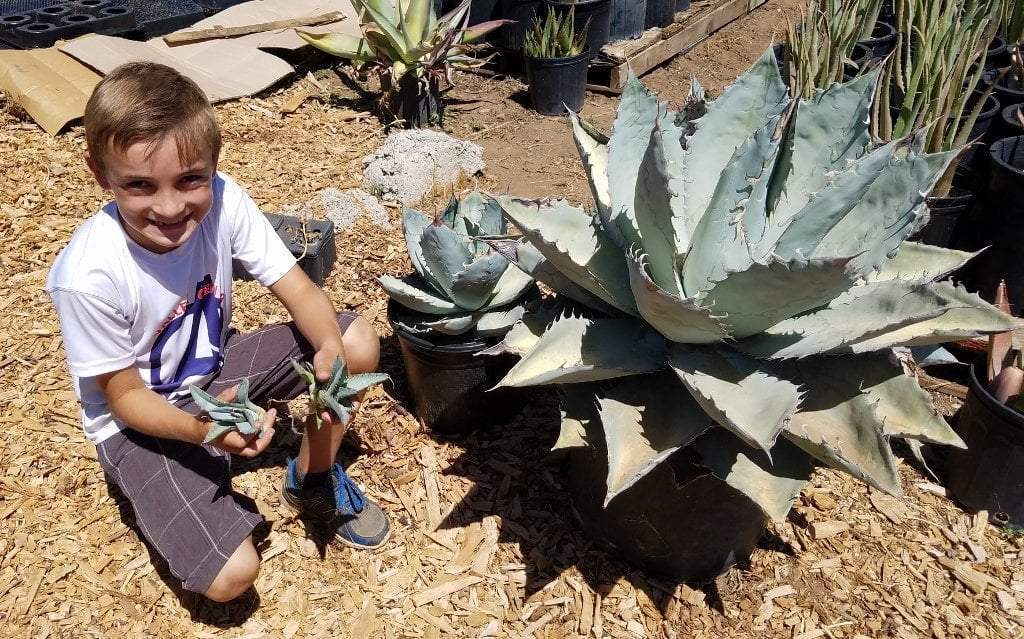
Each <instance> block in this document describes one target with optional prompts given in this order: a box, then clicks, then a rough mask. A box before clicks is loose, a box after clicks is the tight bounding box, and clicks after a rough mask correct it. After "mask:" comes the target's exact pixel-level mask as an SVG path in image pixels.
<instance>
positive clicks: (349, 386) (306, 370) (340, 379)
mask: <svg viewBox="0 0 1024 639" xmlns="http://www.w3.org/2000/svg"><path fill="white" fill-rule="evenodd" d="M291 364H292V368H294V369H295V372H296V373H298V375H299V377H301V378H302V379H303V380H304V381H305V382H306V384H307V385H308V386H309V413H310V415H312V416H313V418H314V419H315V420H316V427H317V428H320V427H321V426H323V418H322V417H321V415H322V414H323V413H324V412H327V411H329V412H331V413H334V415H335V416H336V417H337V418H338V420H339V421H340V423H342V424H345V423H347V422H348V420H349V419H350V418H351V417H352V411H353V402H354V401H355V400H356V398H357V397H358V396H359V393H361V392H363V391H364V390H366V389H367V388H369V387H371V386H376V385H377V384H383V383H384V382H387V381H391V377H390V376H389V375H388V374H386V373H360V374H356V375H351V374H349V372H348V368H347V367H346V366H345V361H344V360H342V359H341V358H340V357H337V358H335V360H334V365H333V367H332V368H331V377H330V379H329V380H327V383H326V384H321V383H320V382H319V381H318V380H317V378H316V374H315V373H314V372H313V367H312V366H311V365H310V364H308V363H302V362H299V361H297V360H294V359H293V360H291Z"/></svg>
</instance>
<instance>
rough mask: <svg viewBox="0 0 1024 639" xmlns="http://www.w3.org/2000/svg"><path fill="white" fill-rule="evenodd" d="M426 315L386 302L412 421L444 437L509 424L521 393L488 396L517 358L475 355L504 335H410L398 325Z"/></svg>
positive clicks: (519, 404)
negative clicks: (485, 337)
mask: <svg viewBox="0 0 1024 639" xmlns="http://www.w3.org/2000/svg"><path fill="white" fill-rule="evenodd" d="M424 317H425V316H424V315H422V314H420V313H416V312H414V311H411V310H409V309H406V308H404V307H402V306H401V305H399V304H397V303H396V302H394V301H393V300H392V301H390V302H389V303H388V321H389V322H390V323H391V326H392V328H393V329H394V331H395V336H396V337H397V338H398V343H399V345H400V347H401V349H402V362H403V364H404V367H405V375H406V380H407V381H408V383H409V394H410V395H411V396H412V401H413V408H414V409H415V412H416V416H417V417H419V419H420V420H421V421H422V422H423V425H424V426H426V427H427V428H429V429H430V430H432V431H434V432H436V433H440V434H447V435H458V434H465V433H469V432H471V431H473V430H476V429H478V428H482V427H486V426H493V425H496V424H503V423H506V422H508V421H510V420H511V419H512V418H513V417H515V415H516V414H517V413H518V412H519V410H520V409H521V408H522V407H523V404H524V403H525V396H526V394H525V392H524V391H522V390H519V389H504V388H503V389H499V390H495V391H491V390H490V389H491V388H493V387H494V385H495V384H497V383H498V382H499V381H501V379H502V378H503V377H505V375H506V374H507V373H508V371H509V370H511V368H512V367H513V366H514V365H515V363H516V361H518V358H516V357H514V356H510V355H500V356H489V355H486V356H485V355H477V353H479V352H480V351H481V350H484V349H485V348H488V347H491V346H494V345H495V344H496V343H497V342H498V341H500V340H501V338H502V336H497V337H490V338H487V339H484V338H480V337H478V336H476V334H475V332H470V333H467V334H465V335H454V336H450V335H432V334H419V333H412V332H411V331H408V330H406V329H404V328H402V327H401V326H399V325H398V324H396V323H395V321H396V319H397V320H400V321H401V320H405V321H407V322H408V321H415V320H417V319H423V318H424Z"/></svg>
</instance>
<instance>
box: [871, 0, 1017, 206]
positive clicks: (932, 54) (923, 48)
mask: <svg viewBox="0 0 1024 639" xmlns="http://www.w3.org/2000/svg"><path fill="white" fill-rule="evenodd" d="M1004 1H1005V0H895V7H896V25H895V26H896V38H897V39H896V48H895V51H894V52H893V54H892V56H891V57H890V58H889V60H888V62H887V64H886V65H885V70H884V73H883V75H882V80H881V82H880V83H879V89H878V99H877V100H876V103H875V106H874V110H873V113H872V115H873V119H872V122H873V125H872V134H873V135H874V136H875V137H876V138H878V139H880V140H883V141H888V140H893V139H898V138H902V137H905V136H907V135H909V134H910V133H911V132H913V131H918V130H920V129H922V128H924V127H929V132H928V134H927V136H926V139H925V147H924V148H925V149H926V150H927V151H929V152H932V153H935V152H939V151H949V150H951V149H955V148H961V147H963V145H964V144H965V143H966V142H967V141H968V139H967V138H968V136H969V135H970V132H971V129H973V128H974V123H975V122H976V121H977V119H978V116H979V115H980V114H981V111H982V109H983V108H984V106H985V101H986V100H987V99H988V96H989V95H991V93H992V88H993V87H992V86H989V87H988V88H987V89H986V90H985V91H984V92H983V94H982V95H981V96H980V98H978V99H976V100H975V101H974V106H973V107H972V108H970V109H968V105H969V103H970V101H971V99H972V94H973V92H974V91H975V89H976V88H978V86H979V82H980V81H981V79H982V74H983V73H984V70H985V68H984V67H985V65H984V62H985V52H986V50H987V49H988V44H989V42H990V41H991V40H992V38H993V37H994V36H995V34H996V31H997V29H998V27H999V15H1000V12H1001V11H1002V7H1003V2H1004ZM893 112H895V116H894V115H893ZM965 116H966V117H965ZM955 168H956V162H953V163H952V164H951V166H950V168H949V170H948V171H947V173H946V175H944V176H943V177H942V179H941V180H940V181H939V183H938V184H937V186H936V189H935V193H934V195H937V196H945V195H948V194H949V191H950V188H951V186H952V181H953V173H954V170H955Z"/></svg>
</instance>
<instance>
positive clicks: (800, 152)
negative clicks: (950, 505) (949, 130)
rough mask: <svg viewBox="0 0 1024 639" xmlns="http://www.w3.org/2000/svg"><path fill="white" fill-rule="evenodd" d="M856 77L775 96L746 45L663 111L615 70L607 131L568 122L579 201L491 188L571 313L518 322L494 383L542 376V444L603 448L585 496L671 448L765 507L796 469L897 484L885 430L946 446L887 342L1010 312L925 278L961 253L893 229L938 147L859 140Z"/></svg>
mask: <svg viewBox="0 0 1024 639" xmlns="http://www.w3.org/2000/svg"><path fill="white" fill-rule="evenodd" d="M877 78H878V73H877V71H876V72H871V73H868V74H866V75H864V76H861V77H859V78H857V79H855V80H853V81H851V82H849V83H846V84H834V85H831V86H830V87H829V88H827V89H825V90H817V91H814V92H813V94H812V96H811V97H810V99H807V100H802V99H793V98H791V97H790V95H789V92H788V90H787V88H786V85H785V84H784V83H783V81H782V78H781V77H780V75H779V71H778V68H777V66H776V63H775V59H774V57H773V55H772V51H771V50H768V51H767V52H765V54H764V55H763V56H762V57H761V58H760V59H759V60H758V61H757V62H756V63H755V64H754V66H753V67H752V68H751V69H750V70H749V71H747V72H746V73H744V74H743V75H741V76H740V77H739V78H738V79H737V80H736V82H735V83H734V84H733V85H732V86H730V87H728V88H727V89H726V90H725V91H724V92H723V93H722V95H721V96H720V97H718V98H717V99H716V100H714V101H712V102H707V101H706V100H705V99H704V98H703V91H701V90H700V88H699V86H696V85H694V90H693V92H692V96H691V101H690V103H689V104H687V105H686V108H685V109H684V110H683V111H682V112H679V113H676V112H673V111H671V110H669V109H668V108H667V105H665V104H664V103H661V102H659V101H658V99H657V97H656V96H655V95H654V94H653V93H652V92H651V91H649V90H648V89H647V88H646V87H645V86H644V85H643V84H642V83H641V82H640V81H639V80H637V79H636V78H632V79H631V80H630V81H629V84H628V86H627V88H626V91H625V93H624V95H623V97H622V102H621V105H620V109H619V114H618V118H617V120H616V121H615V124H614V129H613V133H612V135H611V138H610V139H606V138H604V137H603V136H601V135H599V134H597V133H596V131H595V130H594V128H593V127H591V126H590V125H587V124H586V123H584V122H582V121H580V120H579V119H578V118H577V117H575V116H573V117H572V127H573V132H574V135H575V139H576V144H577V146H578V149H579V151H580V155H581V157H582V159H583V163H584V167H585V169H586V171H587V173H588V175H589V179H590V183H591V187H592V189H593V193H594V199H595V201H596V203H597V209H596V211H586V210H583V209H581V208H577V207H574V206H572V205H571V204H569V203H568V202H566V201H564V200H559V201H555V202H543V201H533V200H525V199H521V198H515V197H502V198H499V200H498V201H499V202H500V204H501V206H502V208H503V209H504V211H505V213H506V215H507V216H508V218H509V219H510V220H511V221H512V223H513V224H514V225H515V226H516V227H518V228H519V229H520V230H521V231H522V233H523V236H524V240H523V246H522V250H521V251H520V258H519V260H518V263H519V265H520V266H521V267H523V268H525V269H526V270H528V271H529V272H530V273H532V274H533V275H535V276H536V277H537V279H538V280H539V281H541V282H544V283H545V284H548V285H549V286H551V287H552V288H554V289H555V290H556V291H559V292H560V293H561V294H563V295H565V296H566V297H569V298H572V299H574V300H575V301H577V302H581V303H583V304H586V305H587V306H589V307H590V308H591V309H592V310H590V311H587V312H584V313H563V314H557V313H556V314H553V315H552V316H551V317H550V318H544V317H539V318H538V317H535V316H530V315H528V316H527V317H524V318H523V319H522V320H521V321H520V322H519V323H518V324H517V325H516V326H515V327H514V328H513V329H512V330H511V331H510V332H509V334H508V336H507V338H506V339H505V341H504V342H503V343H502V344H501V345H500V347H499V349H498V350H503V351H506V352H514V353H518V354H520V355H521V356H522V358H521V360H520V361H519V363H518V364H517V365H516V366H515V367H514V368H513V369H512V370H511V372H509V374H508V376H507V377H505V379H503V380H502V381H501V383H500V386H515V387H519V386H531V385H536V384H562V385H564V387H563V390H564V391H565V392H564V396H565V401H564V402H563V415H564V419H563V422H562V433H561V436H560V438H559V441H558V444H557V445H556V447H557V448H569V447H577V446H590V445H592V442H595V441H603V442H604V443H605V447H606V448H607V452H608V475H607V496H606V502H605V503H606V504H607V503H608V501H609V500H611V499H613V498H615V497H616V495H620V494H621V493H623V492H624V491H626V490H627V489H629V488H630V487H631V486H632V485H634V484H635V483H636V482H637V481H638V480H639V479H640V478H642V477H643V476H645V475H646V474H647V473H648V472H649V471H650V470H651V469H653V468H654V467H656V466H657V465H658V464H660V463H661V462H663V461H664V460H665V459H666V458H668V457H669V456H670V455H671V454H672V453H673V452H674V451H676V450H678V449H680V448H682V447H685V446H689V447H691V450H694V451H695V452H696V453H697V454H698V455H699V457H700V460H701V461H700V463H701V464H702V465H704V466H706V467H707V468H708V469H709V470H710V471H711V472H712V473H714V474H715V475H716V476H717V477H719V478H720V479H721V480H723V481H725V482H726V483H728V484H729V485H731V486H732V487H734V488H735V489H737V490H739V491H740V492H742V493H744V494H746V495H747V496H748V497H749V498H750V499H751V500H753V501H754V502H756V503H757V504H758V505H759V506H760V507H761V509H762V510H763V511H764V512H765V513H766V514H767V515H769V516H771V517H772V518H774V519H776V520H781V519H783V518H785V516H786V513H787V512H788V511H789V509H790V507H791V505H792V503H793V501H794V500H795V499H796V497H797V495H798V494H799V491H800V489H801V487H802V486H803V485H804V483H805V482H806V481H807V479H808V477H809V474H810V472H811V470H812V468H813V466H814V465H815V464H824V465H827V466H831V467H833V468H836V469H840V470H843V471H846V472H848V473H850V474H852V475H854V476H855V477H858V478H860V479H862V480H864V481H866V482H867V483H868V484H870V485H872V486H874V487H875V488H878V489H881V490H884V491H886V492H888V493H899V492H900V482H899V476H898V473H897V471H896V463H895V460H894V458H893V454H892V451H891V450H890V448H889V439H890V438H892V437H901V438H906V439H909V440H916V441H922V442H929V443H935V444H948V445H953V446H962V445H963V444H962V442H961V440H960V438H959V437H958V436H957V435H956V433H954V432H953V431H952V430H951V429H950V427H949V426H948V424H947V423H946V422H945V420H944V419H943V418H942V417H941V416H940V415H939V414H938V413H937V411H936V410H935V408H934V406H933V405H932V401H931V398H930V396H929V395H928V393H926V392H925V391H923V390H922V389H921V388H920V386H919V385H918V384H917V382H916V380H915V379H914V378H913V377H910V376H908V375H907V374H905V372H904V369H903V367H902V366H901V365H900V364H899V363H898V362H897V361H896V359H895V357H894V353H893V349H894V348H895V347H897V346H909V345H917V344H934V343H940V342H944V341H948V340H951V339H959V338H964V337H969V336H980V335H984V334H991V333H995V332H1000V331H1005V330H1008V329H1009V328H1010V327H1012V326H1013V325H1014V320H1013V318H1011V317H1009V316H1007V315H1006V314H1004V313H1002V312H1000V311H999V310H998V309H997V308H995V307H993V306H991V305H990V304H988V303H986V302H984V301H983V300H982V299H980V298H979V297H977V296H976V295H973V294H970V293H968V292H967V291H965V290H963V289H961V288H958V287H957V286H954V285H953V284H952V283H950V282H948V281H942V278H943V277H944V276H946V275H947V274H949V273H951V272H952V271H954V270H956V269H957V268H959V267H960V266H962V265H963V264H964V263H966V262H967V261H968V260H969V259H970V258H971V257H972V255H971V254H967V253H962V252H958V251H952V250H948V249H942V248H936V247H931V246H925V245H920V244H915V243H913V242H907V241H906V240H907V238H908V237H910V236H911V235H912V234H913V233H915V232H916V231H917V230H919V229H920V228H921V227H922V226H923V225H924V224H925V223H926V222H927V220H928V208H927V205H926V203H925V194H926V193H928V192H929V190H930V189H931V187H932V186H933V185H934V183H935V182H936V180H938V179H939V177H940V176H941V175H942V174H943V172H944V171H945V170H946V168H947V166H948V165H949V163H950V161H951V160H952V159H953V157H954V155H955V151H947V152H942V153H926V152H925V151H924V141H925V138H926V137H927V135H928V132H927V131H924V132H921V133H919V134H914V135H910V136H908V137H903V138H900V139H897V140H894V141H892V142H890V143H888V144H884V145H882V146H877V147H876V146H874V145H873V144H872V141H871V136H870V126H871V122H870V118H869V115H870V109H871V101H872V96H873V95H874V94H875V87H876V83H877ZM524 258H525V259H524Z"/></svg>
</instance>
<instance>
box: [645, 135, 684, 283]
mask: <svg viewBox="0 0 1024 639" xmlns="http://www.w3.org/2000/svg"><path fill="white" fill-rule="evenodd" d="M664 120H665V121H664V122H662V123H660V124H659V125H657V126H655V127H654V130H653V131H651V134H650V139H649V141H648V144H647V152H646V153H645V154H644V156H643V160H642V161H641V163H640V169H639V174H638V175H637V179H636V186H635V190H636V193H635V199H634V201H633V218H634V220H635V222H636V227H637V230H639V232H640V241H641V244H642V245H643V249H644V251H645V252H646V253H647V257H648V264H649V266H650V273H651V278H652V279H653V280H654V281H655V282H657V284H658V286H660V287H661V288H662V289H664V290H665V291H666V292H668V293H670V294H672V295H675V296H677V297H684V294H683V288H682V283H681V282H680V281H679V270H678V269H679V265H680V264H681V263H682V259H681V258H682V257H683V256H684V255H686V252H687V251H688V250H689V248H690V238H691V235H692V233H693V231H694V228H692V227H691V226H690V225H689V224H688V223H687V222H688V220H686V219H685V218H684V217H683V210H682V208H683V204H682V194H683V185H682V170H683V165H682V163H683V145H682V143H681V142H680V139H681V138H682V130H681V129H680V128H679V127H677V126H676V125H675V123H674V122H672V121H669V120H668V119H667V118H665V119H664Z"/></svg>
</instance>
